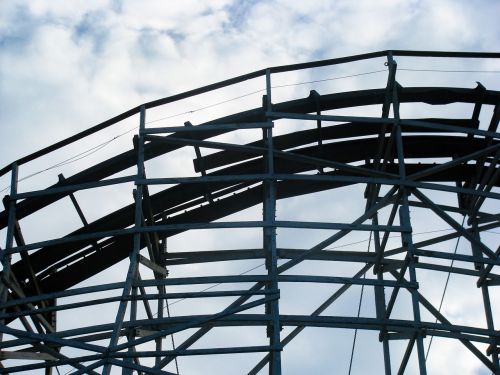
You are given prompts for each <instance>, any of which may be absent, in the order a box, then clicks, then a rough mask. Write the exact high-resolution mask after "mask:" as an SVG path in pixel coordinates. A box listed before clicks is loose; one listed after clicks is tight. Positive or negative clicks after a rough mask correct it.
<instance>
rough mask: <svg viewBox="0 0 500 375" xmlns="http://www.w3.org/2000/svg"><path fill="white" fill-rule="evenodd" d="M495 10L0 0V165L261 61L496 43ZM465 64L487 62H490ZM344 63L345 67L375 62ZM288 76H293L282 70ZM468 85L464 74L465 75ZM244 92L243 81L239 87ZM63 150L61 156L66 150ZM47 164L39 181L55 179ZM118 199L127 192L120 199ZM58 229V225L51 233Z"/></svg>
mask: <svg viewBox="0 0 500 375" xmlns="http://www.w3.org/2000/svg"><path fill="white" fill-rule="evenodd" d="M498 14H500V1H497V0H492V1H489V0H456V1H452V0H422V1H417V0H406V1H405V0H392V1H390V0H384V1H382V0H381V1H370V0H359V1H348V0H345V1H343V0H338V1H336V0H332V1H322V0H311V1H292V0H276V1H258V0H255V1H249V0H241V1H237V0H232V1H231V0H212V1H208V0H206V1H196V0H185V1H139V0H129V1H126V0H124V1H119V0H114V1H88V0H72V1H56V0H31V1H21V0H20V1H15V0H3V1H1V2H0V164H1V165H0V167H3V166H4V165H6V164H8V163H10V162H12V161H13V160H15V159H17V158H19V157H22V156H25V155H27V154H29V153H31V152H33V151H35V150H38V149H40V148H42V147H45V146H47V145H49V144H51V143H54V142H55V141H57V140H60V139H63V138H65V137H67V136H70V135H72V134H74V133H76V132H79V131H81V130H84V129H86V128H88V127H90V126H92V125H95V124H97V123H99V122H101V121H104V120H106V119H107V118H110V117H112V116H114V115H116V114H118V113H121V112H123V111H125V110H127V109H129V108H131V107H135V106H136V105H138V104H140V103H143V102H146V101H150V100H153V99H158V98H161V97H165V96H169V95H172V94H175V93H178V92H181V91H185V90H188V89H191V88H195V87H199V86H202V85H205V84H208V83H212V82H216V81H220V80H223V79H226V78H230V77H232V76H236V75H240V74H243V73H246V72H250V71H254V70H257V69H261V68H264V67H267V66H276V65H283V64H291V63H297V62H304V61H310V60H316V59H326V58H334V57H340V56H346V55H353V54H359V53H365V52H372V51H378V50H384V49H415V50H419V49H421V50H456V51H499V50H500V23H499V22H498ZM441 63H442V62H441ZM478 64H479V63H478ZM420 66H423V65H420ZM444 66H445V65H441V66H440V67H441V68H442V67H444ZM470 66H471V67H474V68H482V69H485V68H490V69H493V68H496V69H498V65H496V66H495V65H491V66H490V65H470ZM492 67H493V68H492ZM354 69H355V70H353V71H348V72H347V73H352V74H355V73H360V72H364V71H373V70H377V69H384V67H383V66H382V65H381V66H378V67H372V66H370V67H365V66H359V67H357V68H354ZM356 69H358V70H356ZM342 73H344V72H342ZM335 74H337V75H338V74H339V72H335ZM299 78H303V77H292V78H291V79H295V81H294V82H296V81H297V79H299ZM379 78H380V80H379V81H376V82H375V81H373V82H374V83H373V84H374V85H375V86H376V87H382V85H383V84H384V81H385V76H384V75H382V76H381V77H379ZM483 78H484V79H485V81H488V82H489V83H490V86H489V87H491V85H494V84H495V82H496V83H498V76H497V77H496V79H497V81H495V78H492V77H483ZM287 79H288V78H286V77H285V78H283V80H284V81H286V80H287ZM373 79H374V80H375V77H374V78H373ZM353 85H354V86H353V87H358V86H356V84H353ZM474 86H475V83H474V82H473V81H471V82H468V83H467V87H474ZM257 88H261V86H259V87H257ZM496 88H497V89H498V85H497V87H496ZM250 89H253V90H255V87H250V88H248V89H243V91H242V92H243V93H245V92H247V91H248V90H250ZM245 90H247V91H245ZM238 92H239V91H238ZM236 94H237V93H235V92H231V93H229V94H227V95H230V96H234V95H236ZM221 95H222V94H221ZM224 95H226V94H224ZM224 98H227V97H225V96H221V97H220V98H219V97H217V98H215V99H212V100H215V101H218V100H223V99H224ZM207 100H209V99H207ZM259 100H260V98H259V97H257V100H256V101H255V103H259ZM206 103H207V102H204V101H203V100H201V99H200V101H199V102H196V103H186V104H185V106H186V107H182V108H181V109H179V110H177V109H176V108H173V109H169V110H168V111H166V112H165V113H163V112H158V113H156V114H152V116H153V117H151V118H150V119H155V118H162V116H167V117H168V116H169V115H171V114H172V113H173V114H175V113H178V112H182V111H185V110H186V109H187V110H189V109H190V108H198V107H200V106H203V105H205V104H206ZM208 103H211V102H210V101H208ZM190 105H191V107H189V106H190ZM257 105H258V104H257ZM193 106H194V107H193ZM378 111H379V110H378V109H377V111H376V113H379V112H378ZM154 116H156V117H154ZM181 120H182V121H186V120H187V119H183V118H182V119H181ZM189 120H191V119H190V118H189ZM172 124H175V123H172ZM181 124H182V123H181ZM159 125H163V123H161V124H159ZM131 126H132V127H133V126H135V125H133V124H132V123H130V124H129V123H127V124H124V125H123V127H122V128H120V129H115V130H113V132H110V133H109V134H106V136H105V137H104V138H103V139H108V138H109V137H113V136H116V135H117V134H121V133H123V132H124V131H128V130H129V129H131ZM106 137H108V138H106ZM92 142H99V140H94V141H92ZM127 142H129V139H128V140H127ZM126 145H127V147H128V146H129V145H130V144H129V143H127V144H126ZM68 152H69V151H68ZM72 152H73V153H70V154H68V155H66V156H71V155H75V154H76V153H78V151H72ZM109 153H112V151H111V150H110V151H109ZM105 156H106V153H104V154H103V156H102V157H105ZM58 158H59V159H58ZM64 158H65V154H62V155H58V156H54V162H57V161H61V160H64ZM51 162H52V160H51ZM33 168H34V169H33V170H29V169H28V170H23V169H21V172H20V176H21V177H23V176H26V175H28V174H29V173H31V172H33V171H37V170H39V169H40V168H41V165H35V166H34V167H33ZM68 168H69V169H66V170H65V171H64V172H65V174H66V175H71V173H72V172H73V170H72V169H71V168H70V167H68ZM59 172H61V171H59V170H57V171H54V174H53V175H51V176H49V177H47V179H44V180H41V182H40V183H41V184H43V183H53V182H55V178H56V176H57V173H59ZM7 185H8V180H7V179H6V177H3V178H0V189H2V188H4V187H6V186H7ZM26 187H30V185H29V184H28V185H26ZM2 195H3V194H2ZM117 199H119V198H117ZM129 201H130V195H128V196H127V197H126V198H123V199H122V201H120V203H121V202H123V203H125V202H129ZM117 205H119V204H118V203H117ZM111 210H112V208H111V207H110V208H109V210H108V211H111ZM89 211H90V212H89V215H90V216H91V218H92V217H93V216H92V215H94V217H95V218H97V217H99V215H101V214H102V212H93V211H92V210H91V208H90V207H89ZM304 215H307V213H305V214H304ZM311 215H312V216H314V213H312V214H311ZM75 225H76V224H75ZM68 228H69V227H68ZM67 231H68V229H67V228H64V230H62V232H61V233H60V234H65V233H67ZM34 233H36V229H34ZM55 233H57V231H55ZM36 236H37V235H36V234H35V235H33V238H32V240H36V239H37V237H36ZM2 246H3V243H2ZM311 340H312V339H311ZM306 342H309V341H307V340H306ZM319 342H320V343H321V345H322V346H321V349H318V350H319V351H321V353H322V355H323V356H328V353H327V351H326V349H325V347H326V346H327V345H328V338H327V337H321V341H319ZM334 345H339V344H338V343H336V344H334ZM301 350H303V348H301ZM443 350H444V351H445V352H442V353H441V355H442V356H443V357H445V358H450V356H451V355H452V354H453V353H452V352H451V351H452V350H453V348H451V349H450V347H447V348H446V349H443ZM446 351H448V352H446ZM307 352H308V353H313V352H314V350H312V349H311V348H308V349H307ZM374 355H375V354H374ZM376 355H379V353H378V352H377V354H376ZM465 358H466V359H464V360H461V359H460V358H457V359H456V362H454V363H453V364H451V366H457V370H458V368H460V369H461V371H462V372H461V373H463V374H471V375H472V374H479V372H477V371H479V370H478V369H479V368H480V365H479V364H478V363H476V362H470V361H469V359H470V357H465ZM333 365H334V364H332V363H329V364H328V363H326V362H321V363H320V362H318V363H317V366H318V367H315V371H316V373H325V374H326V373H332V372H331V371H332V368H333V367H328V366H333ZM343 365H344V364H343ZM432 365H433V366H435V367H434V370H435V372H432V373H433V374H434V373H436V374H445V373H447V372H446V371H443V372H439V371H440V370H439V367H440V366H442V365H443V364H442V363H440V362H439V361H436V362H433V364H432ZM192 369H193V371H195V370H194V369H195V367H194V365H193V367H192ZM358 370H359V369H358ZM289 371H290V373H292V370H291V369H289ZM321 371H323V372H321ZM186 373H189V372H186ZM192 373H196V372H192ZM359 373H361V372H359Z"/></svg>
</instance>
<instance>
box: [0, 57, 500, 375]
mask: <svg viewBox="0 0 500 375" xmlns="http://www.w3.org/2000/svg"><path fill="white" fill-rule="evenodd" d="M404 58H412V59H414V60H415V61H418V60H419V59H420V60H423V61H428V60H430V59H443V60H453V61H456V60H464V61H483V60H489V61H494V62H496V61H498V59H499V58H500V53H474V52H468V53H467V52H430V51H401V50H389V51H380V52H374V53H367V54H362V55H356V56H349V57H342V58H335V59H329V60H321V61H313V62H308V63H301V64H294V65H286V66H277V67H271V68H266V69H262V70H259V71H255V72H252V73H249V74H245V75H242V76H238V77H235V78H231V79H228V80H226V81H222V82H218V83H215V84H210V85H208V86H204V87H200V88H197V89H194V90H190V91H186V92H184V93H181V94H177V95H172V96H169V97H166V98H163V99H159V100H155V101H151V102H147V103H144V104H141V105H139V106H137V107H135V108H132V109H130V110H128V111H126V112H124V113H122V114H120V115H118V116H116V117H113V118H111V119H109V120H107V121H105V122H103V123H100V124H98V125H96V126H93V127H91V128H89V129H87V130H85V131H82V132H80V133H78V134H75V135H73V136H71V137H69V138H67V139H64V140H62V141H59V142H57V143H54V144H52V145H50V146H48V147H46V148H44V149H41V150H39V151H37V152H35V153H33V154H30V155H28V156H26V157H23V158H21V159H19V160H17V161H14V162H12V163H9V164H8V165H7V166H6V167H4V168H3V169H1V171H0V175H1V176H4V177H5V178H6V179H8V183H9V184H10V186H9V191H8V192H7V193H8V194H7V195H5V197H4V198H3V203H4V210H3V211H2V212H0V229H2V233H4V236H5V246H2V249H1V261H2V267H3V270H2V273H1V283H0V288H1V289H0V297H1V299H0V319H1V322H2V324H1V325H0V336H1V340H0V347H1V349H0V360H1V366H0V373H4V374H5V373H9V374H10V373H18V372H19V373H45V374H54V373H56V371H57V373H59V374H62V373H64V374H66V373H71V374H111V373H122V374H133V373H137V374H180V373H183V374H189V373H203V374H224V373H232V374H240V373H242V374H243V373H248V374H258V373H269V374H273V375H276V374H281V373H282V372H283V373H290V374H293V373H318V374H319V373H321V371H320V370H318V369H317V368H316V369H314V366H313V365H312V362H315V361H317V362H318V363H322V362H321V358H320V357H325V356H326V357H328V355H330V354H325V353H327V352H328V348H325V347H323V345H325V343H328V342H331V343H332V347H331V348H330V350H331V351H332V354H331V355H332V356H333V357H334V356H335V354H334V352H335V351H337V352H338V351H339V350H341V351H342V350H343V351H342V353H344V354H342V356H344V357H345V358H347V357H349V355H351V364H352V354H353V353H354V345H352V342H351V340H352V333H353V332H356V333H355V336H354V337H356V335H359V337H358V340H359V341H361V343H359V342H358V345H361V346H362V347H361V349H359V348H360V347H359V346H358V349H359V350H358V351H357V352H356V359H359V360H360V361H363V360H364V359H363V356H364V355H367V356H368V357H375V358H376V359H375V360H374V361H375V362H376V363H377V364H376V365H374V366H375V367H373V372H378V373H385V374H391V373H397V374H403V373H407V374H417V373H418V374H427V373H431V372H430V371H429V370H428V363H427V355H428V354H429V351H428V350H427V353H426V347H427V348H429V347H430V344H429V342H430V340H431V339H434V341H435V342H434V344H433V346H432V350H438V349H437V348H438V347H439V346H440V345H447V344H448V343H450V342H451V343H454V344H458V345H459V346H460V347H461V348H463V350H464V352H465V353H466V355H470V356H471V358H473V360H474V361H476V362H477V363H478V366H481V367H482V368H483V369H484V370H485V371H486V372H485V373H494V374H500V367H499V343H500V331H499V330H498V329H495V325H494V318H495V312H496V314H497V315H496V318H498V312H499V311H500V306H499V302H500V300H499V294H498V291H497V288H498V287H499V285H500V274H496V273H495V271H496V270H498V266H499V265H500V258H499V253H500V246H498V243H499V241H498V236H495V233H494V232H495V229H496V228H498V227H499V226H500V213H499V208H500V203H499V202H500V190H499V187H500V178H499V175H500V167H499V158H500V141H499V139H500V133H499V132H498V123H499V120H500V91H497V90H494V88H493V89H491V88H486V87H485V86H484V85H483V84H481V83H479V82H478V84H477V86H476V87H473V88H462V87H435V86H408V87H407V86H403V84H402V81H400V80H398V79H397V76H399V74H400V69H399V67H398V64H399V59H404ZM372 61H377V62H380V63H381V66H383V69H384V72H386V73H385V74H384V79H383V82H384V85H383V86H382V87H377V88H367V89H355V90H344V91H335V90H334V91H330V92H318V91H317V90H310V92H309V93H308V94H307V95H302V96H297V95H295V94H294V92H292V94H290V95H289V96H288V97H286V98H284V99H283V100H281V99H279V100H278V99H276V98H280V96H279V94H278V93H277V90H278V88H277V87H279V86H276V85H274V82H275V81H274V80H275V78H276V79H278V77H279V76H280V75H283V74H305V73H307V72H311V71H313V70H314V69H323V68H328V69H333V68H338V67H346V66H350V65H351V64H359V63H370V62H372ZM466 74H467V75H468V76H472V77H474V73H473V72H469V73H466ZM287 79H288V78H287ZM250 81H252V82H256V83H255V84H256V87H257V88H258V90H257V91H255V92H252V93H253V94H254V96H255V95H257V98H258V103H259V104H258V105H257V106H252V107H251V108H245V109H244V110H238V111H237V112H234V113H230V114H225V115H223V116H216V118H210V119H207V118H205V119H204V120H203V119H201V120H200V121H199V123H197V124H193V123H191V122H192V121H193V120H192V119H191V118H190V117H191V116H190V113H191V112H193V111H186V112H184V113H183V117H184V118H182V119H181V121H180V124H179V123H178V122H177V121H178V119H179V117H180V116H178V117H176V118H175V120H174V126H159V125H161V124H162V123H161V121H158V122H152V121H151V122H148V119H149V115H150V113H157V112H154V111H158V110H160V109H162V108H164V107H165V106H169V108H176V105H177V103H180V102H182V101H186V100H188V101H189V100H192V99H193V98H195V97H197V96H200V95H205V97H207V98H210V97H211V96H216V95H217V93H218V92H219V90H222V89H227V88H232V87H234V86H236V85H241V84H244V83H245V82H250ZM284 82H285V83H287V82H288V81H284ZM259 85H261V86H259ZM281 86H282V87H283V86H287V85H281ZM290 86H291V85H290ZM259 93H261V94H260V95H259ZM239 98H242V99H243V100H246V97H245V95H240V96H239ZM240 100H241V99H240ZM407 108H410V109H411V108H416V109H415V110H413V111H411V110H406V109H407ZM449 108H452V109H453V110H454V109H456V108H460V110H461V111H462V112H463V113H466V112H469V114H468V115H466V116H460V117H458V116H455V115H451V116H450V115H446V114H449V113H451V112H450V111H451V110H449ZM464 109H465V110H464ZM469 109H471V110H469ZM436 111H437V112H440V113H444V114H445V116H442V115H441V116H440V115H438V116H436V115H435V113H436ZM417 112H418V116H415V115H413V114H414V113H417ZM462 112H461V113H462ZM374 113H378V114H377V115H373V114H374ZM407 113H409V114H410V115H411V116H407V115H406V114H407ZM429 113H431V114H430V115H429ZM146 115H148V117H147V116H146ZM212 117H213V116H212ZM124 121H131V122H134V133H135V134H134V135H133V136H132V133H130V132H128V133H127V134H125V136H123V137H121V138H122V139H123V138H124V137H127V139H128V145H129V149H128V150H125V151H123V152H119V153H116V154H112V155H110V156H109V157H108V156H106V157H105V158H104V160H100V161H98V162H95V163H85V159H82V163H83V167H82V168H81V169H80V170H76V171H74V173H73V174H72V175H70V176H68V177H65V176H64V175H62V174H60V175H59V177H58V179H57V180H55V181H52V182H49V183H48V184H47V185H46V186H44V187H42V188H36V189H28V190H24V191H22V190H21V189H19V180H20V178H19V170H21V171H22V170H23V168H28V166H29V165H30V164H33V163H37V162H38V161H39V160H42V162H41V163H42V164H43V163H44V162H43V158H44V157H47V156H48V155H51V154H52V153H55V152H66V151H65V150H66V149H67V148H68V147H71V146H74V145H77V144H78V142H82V141H84V140H85V139H89V138H90V137H95V136H96V135H97V136H98V135H99V134H100V132H103V131H108V130H110V129H114V128H113V127H116V126H118V125H119V124H120V123H122V122H124ZM175 122H176V123H175ZM153 123H154V124H155V126H151V125H152V124H153ZM113 131H114V130H113ZM112 134H115V133H112ZM92 142H93V141H92ZM187 155H193V157H190V156H187ZM186 162H189V163H192V167H191V168H192V169H193V167H194V171H193V170H187V169H186V168H185V167H184V165H183V164H182V163H186ZM169 163H170V164H169ZM176 164H179V167H178V168H176V167H175V165H176ZM38 165H40V162H39V164H38ZM167 166H168V167H167ZM55 170H56V172H57V168H55ZM118 191H120V192H121V191H126V193H124V196H126V197H127V199H129V200H130V202H128V201H126V199H125V198H124V199H123V201H126V202H127V203H126V204H123V205H122V206H121V207H119V208H116V209H115V208H113V209H112V210H111V212H106V213H104V214H102V215H100V216H99V215H98V216H99V217H96V218H92V219H89V217H88V214H87V213H86V212H85V207H84V206H85V205H87V206H89V207H92V206H99V205H103V206H104V205H106V204H107V202H112V201H113V198H112V197H113V195H116V196H117V197H118V195H119V193H117V192H118ZM101 192H103V193H102V195H101ZM106 192H107V193H108V195H105V193H106ZM120 194H121V193H120ZM81 197H84V198H81ZM104 197H105V198H104ZM110 197H111V198H110ZM116 199H118V198H116ZM118 200H119V199H118ZM300 202H304V203H300ZM352 202H357V204H355V203H352ZM63 203H64V204H65V205H66V206H64V207H66V209H67V211H64V210H63V209H62V206H61V205H62V204H63ZM110 204H111V203H110ZM51 207H52V210H53V211H47V210H50V209H51ZM68 207H69V208H68ZM45 212H56V214H50V213H47V214H45ZM318 213H321V215H320V214H318ZM37 215H38V216H37ZM51 215H54V216H51ZM70 216H71V217H77V218H79V220H80V223H79V225H78V226H79V227H77V228H74V229H72V230H70V231H69V232H66V233H64V234H61V235H59V233H60V232H61V230H53V227H52V226H51V225H52V224H51V223H52V222H54V223H56V222H58V221H63V222H64V221H65V220H69V219H68V217H70ZM36 217H38V218H39V219H40V218H41V220H40V224H37V225H34V224H30V223H31V221H30V220H31V218H36ZM33 220H34V219H33ZM54 225H58V224H54ZM443 226H444V228H445V229H444V230H443V231H438V230H433V229H436V228H443ZM51 228H52V229H51ZM63 228H65V227H64V226H63ZM30 231H32V232H36V235H35V234H34V235H30ZM422 231H423V233H425V234H424V237H422V235H419V233H421V232H422ZM30 238H33V239H35V240H34V241H31V240H29V241H28V239H30ZM366 238H368V239H366ZM459 240H460V241H461V242H460V246H459V242H458V241H459ZM346 241H347V242H349V241H351V242H349V245H350V247H349V246H348V247H346V248H345V247H342V246H344V245H346ZM457 248H459V251H457ZM450 262H451V263H450ZM436 275H437V276H436ZM450 275H451V276H452V277H453V278H454V279H455V278H456V280H460V283H461V284H460V285H462V283H463V285H467V287H465V286H464V289H463V290H464V292H463V294H462V295H461V296H459V297H460V298H458V299H457V301H458V302H457V306H461V307H463V306H464V301H465V304H467V301H473V300H474V301H476V300H477V301H479V302H478V303H475V304H474V306H475V308H476V310H474V313H473V315H474V316H475V320H474V321H469V320H466V321H462V320H460V318H457V316H458V317H459V316H460V315H456V314H455V315H453V316H452V317H449V316H448V317H447V316H446V314H445V311H443V309H442V306H441V305H439V306H438V301H439V293H440V292H441V289H442V284H439V285H437V284H436V285H433V284H434V280H438V279H436V278H435V277H437V278H439V280H444V278H445V277H447V281H446V284H448V280H449V279H450ZM454 279H452V281H453V280H454ZM426 283H427V284H428V285H427V286H426V285H425V284H426ZM429 284H430V285H429ZM207 286H208V287H207ZM468 288H469V289H468ZM360 292H361V294H359V293H360ZM363 293H364V295H363ZM363 296H364V306H365V307H364V309H363V311H364V312H363V313H360V310H361V307H362V301H361V299H362V298H363ZM360 297H361V298H360ZM443 297H444V295H443ZM358 298H359V306H358ZM181 301H182V302H183V304H185V307H184V308H181V304H180V303H177V302H181ZM442 302H443V300H442V299H441V304H442ZM174 304H176V305H174ZM470 305H471V307H470V308H471V309H472V308H473V306H472V305H473V304H472V302H471V303H470ZM478 306H479V307H478ZM457 314H458V313H457ZM497 324H498V322H497ZM331 332H339V336H338V337H340V338H341V341H344V342H341V343H336V344H333V342H334V339H332V341H328V340H329V339H328V338H326V337H327V336H325V335H329V334H330V333H331ZM358 332H359V333H358ZM364 332H367V335H368V336H363V338H361V337H362V336H361V335H362V333H364ZM313 333H317V334H318V335H319V336H318V338H317V339H313V338H312V337H313ZM308 334H309V336H307V335H308ZM174 338H175V341H174ZM301 340H303V341H301ZM354 343H356V339H355V341H354ZM363 343H365V344H366V343H369V345H368V346H366V345H364V344H363ZM316 345H317V347H316ZM351 345H352V352H351ZM363 345H364V346H363ZM339 348H340V349H339ZM367 348H369V349H367ZM370 353H371V354H370ZM335 358H337V359H336V361H338V357H335ZM345 358H344V362H345ZM190 360H193V361H194V362H193V365H192V367H191V369H193V368H194V369H197V370H191V371H190V370H189V368H190V367H189V365H188V364H189V361H190ZM366 360H367V361H368V359H366ZM179 362H180V365H181V366H180V365H179ZM344 362H343V363H344ZM337 363H340V362H337ZM301 364H302V365H303V367H301ZM207 366H208V367H207ZM377 366H378V367H377ZM179 367H180V369H179ZM183 367H184V369H183ZM331 368H333V369H335V370H334V371H333V373H343V371H344V370H346V369H344V368H343V367H342V368H340V367H331ZM350 371H351V369H350V368H349V373H350ZM443 371H444V372H443V373H451V372H446V370H443ZM325 373H332V371H327V372H325Z"/></svg>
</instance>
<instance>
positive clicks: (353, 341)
mask: <svg viewBox="0 0 500 375" xmlns="http://www.w3.org/2000/svg"><path fill="white" fill-rule="evenodd" d="M372 233H373V232H372V231H370V237H369V238H368V252H370V246H371V244H372ZM364 279H366V273H364V274H363V280H364ZM364 290H365V284H361V293H360V294H359V303H358V314H357V317H358V318H359V315H360V313H361V304H362V303H363V292H364ZM357 337H358V329H357V328H356V329H355V330H354V337H353V339H352V349H351V358H350V360H349V371H348V372H347V374H348V375H351V369H352V360H353V358H354V348H355V347H356V339H357Z"/></svg>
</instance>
